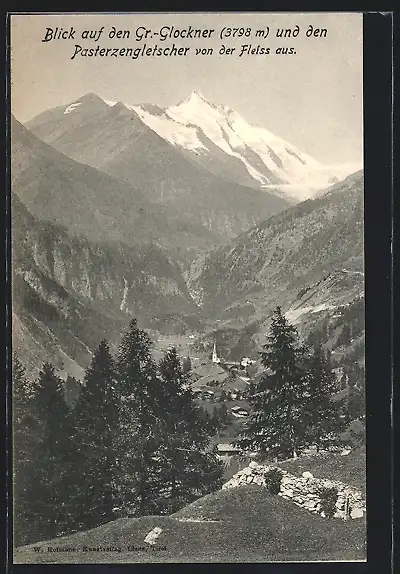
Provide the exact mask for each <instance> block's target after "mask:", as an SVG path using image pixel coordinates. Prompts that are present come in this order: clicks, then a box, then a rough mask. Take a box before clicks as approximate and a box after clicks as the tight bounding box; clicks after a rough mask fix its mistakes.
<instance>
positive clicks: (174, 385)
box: [157, 349, 222, 512]
mask: <svg viewBox="0 0 400 574" xmlns="http://www.w3.org/2000/svg"><path fill="white" fill-rule="evenodd" d="M159 371H160V376H161V381H162V391H163V396H164V399H163V403H164V405H165V410H164V416H163V423H162V424H163V428H164V440H163V442H162V444H160V446H159V449H158V458H159V463H160V464H159V476H158V481H159V482H158V483H159V486H160V488H159V499H158V501H157V505H158V510H159V511H160V510H161V511H163V512H167V511H168V512H171V511H173V510H176V509H177V508H179V507H181V506H182V505H183V504H184V503H186V502H190V501H192V500H194V499H196V498H198V497H199V496H202V495H203V494H206V493H208V492H211V491H212V490H215V488H218V486H220V485H221V476H222V474H221V473H222V466H221V465H220V463H219V461H218V460H217V458H216V457H215V456H214V455H213V454H212V453H209V452H208V453H207V452H206V448H207V446H208V443H209V434H210V432H212V429H211V428H209V425H208V423H207V421H206V420H204V418H203V416H202V414H201V410H200V409H199V407H197V406H196V404H195V401H194V398H193V395H192V392H191V390H190V387H189V385H188V384H187V376H186V375H185V374H184V373H183V370H182V368H181V365H180V360H179V357H178V354H177V352H176V349H170V350H169V351H167V353H166V354H165V357H164V358H163V359H162V360H161V361H160V365H159Z"/></svg>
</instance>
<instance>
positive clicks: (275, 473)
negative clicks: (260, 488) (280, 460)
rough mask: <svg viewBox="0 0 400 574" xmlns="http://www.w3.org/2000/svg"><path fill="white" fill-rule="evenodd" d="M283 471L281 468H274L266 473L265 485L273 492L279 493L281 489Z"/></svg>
mask: <svg viewBox="0 0 400 574" xmlns="http://www.w3.org/2000/svg"><path fill="white" fill-rule="evenodd" d="M282 478H283V472H282V471H281V470H279V468H272V469H271V470H269V471H268V472H267V473H266V474H265V486H266V487H267V488H268V491H269V492H270V493H271V494H278V492H279V491H280V489H281V482H282Z"/></svg>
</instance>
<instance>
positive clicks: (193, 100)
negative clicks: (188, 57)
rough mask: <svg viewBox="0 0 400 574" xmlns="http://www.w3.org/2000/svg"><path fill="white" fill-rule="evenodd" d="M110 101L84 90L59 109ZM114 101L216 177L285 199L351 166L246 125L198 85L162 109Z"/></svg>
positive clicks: (299, 196) (301, 195)
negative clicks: (329, 162) (316, 156)
mask: <svg viewBox="0 0 400 574" xmlns="http://www.w3.org/2000/svg"><path fill="white" fill-rule="evenodd" d="M81 103H83V104H84V105H82V106H81ZM116 103H117V102H116V101H109V100H103V99H101V98H99V97H98V96H96V95H95V94H86V95H85V96H82V98H80V99H79V100H77V101H75V102H74V103H73V104H70V105H69V106H68V107H67V108H65V111H64V114H70V113H71V112H75V110H78V109H81V110H83V108H84V107H85V106H86V105H90V106H96V107H101V106H104V107H105V108H110V107H114V106H115V105H116ZM119 105H120V106H124V107H125V108H127V109H128V110H129V111H131V112H134V113H136V114H137V116H138V117H139V118H140V120H141V121H142V122H143V123H144V124H146V125H147V127H148V128H150V129H151V130H152V131H154V132H155V133H157V134H158V135H159V136H160V137H161V138H163V139H164V140H166V141H167V142H168V143H170V144H171V145H173V146H174V147H177V148H180V150H181V151H182V152H183V153H185V154H189V156H190V157H191V158H192V159H193V161H195V162H197V163H200V164H201V165H202V166H203V167H205V168H206V169H209V170H211V171H212V172H213V173H215V174H217V175H218V176H222V177H223V178H224V179H227V180H232V181H236V182H238V183H241V184H244V185H247V186H249V187H256V188H261V189H263V188H265V189H268V190H271V189H273V190H274V193H276V194H278V195H281V196H283V197H285V198H289V199H290V200H291V201H299V200H300V201H301V200H304V199H307V198H309V197H313V196H314V195H315V194H316V193H318V191H320V190H322V189H324V188H327V187H328V186H329V185H331V184H332V183H334V182H335V181H338V180H342V179H343V178H344V177H346V176H347V175H349V174H350V173H352V165H339V166H324V165H322V164H320V163H319V162H318V161H317V160H315V159H314V158H313V157H311V156H309V155H308V154H305V153H303V152H302V151H300V150H299V149H297V148H296V147H295V146H293V145H292V144H290V143H289V142H287V141H285V140H283V139H282V138H281V137H279V136H277V135H275V134H273V133H272V132H270V131H268V130H267V129H266V128H264V127H260V126H256V125H252V124H250V123H249V122H247V121H246V119H245V118H244V117H243V116H242V115H241V114H240V113H239V112H238V111H236V110H234V109H232V108H231V107H229V106H228V105H227V104H224V103H214V102H212V101H210V100H209V99H207V98H206V97H205V96H204V94H202V93H201V92H200V91H199V90H193V91H192V92H191V93H190V94H189V95H188V96H187V97H186V98H185V99H184V100H182V101H181V102H180V103H178V104H174V105H170V106H169V107H167V108H165V109H163V108H160V107H159V106H156V105H154V104H148V103H146V104H144V103H143V104H130V103H122V102H120V103H119ZM360 167H361V166H356V168H355V169H354V171H356V170H357V169H359V168H360Z"/></svg>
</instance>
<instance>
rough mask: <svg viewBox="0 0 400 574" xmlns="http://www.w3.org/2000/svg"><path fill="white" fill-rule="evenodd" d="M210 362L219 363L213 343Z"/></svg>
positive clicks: (215, 345)
mask: <svg viewBox="0 0 400 574" xmlns="http://www.w3.org/2000/svg"><path fill="white" fill-rule="evenodd" d="M212 362H213V363H220V359H219V357H218V355H217V344H216V342H215V341H214V348H213V354H212Z"/></svg>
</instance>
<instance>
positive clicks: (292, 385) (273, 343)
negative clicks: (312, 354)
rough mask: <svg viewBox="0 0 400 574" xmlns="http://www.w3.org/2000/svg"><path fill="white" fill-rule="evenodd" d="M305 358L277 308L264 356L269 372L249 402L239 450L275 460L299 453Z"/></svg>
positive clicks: (302, 438) (301, 434)
mask: <svg viewBox="0 0 400 574" xmlns="http://www.w3.org/2000/svg"><path fill="white" fill-rule="evenodd" d="M304 356H305V350H304V348H302V347H301V346H300V345H299V342H298V334H297V331H296V329H295V328H294V327H293V326H292V325H290V324H289V322H288V320H287V319H286V317H285V315H284V314H283V313H282V311H281V308H280V307H277V309H276V310H275V312H274V314H273V317H272V323H271V329H270V334H269V336H268V339H267V343H266V344H265V345H264V347H263V351H262V353H261V358H262V363H263V365H264V367H265V369H266V370H265V373H264V376H263V377H262V378H261V380H260V381H259V383H258V384H257V385H256V388H255V393H254V394H253V395H252V397H250V399H249V402H250V404H251V406H252V413H251V416H250V420H249V421H248V422H247V423H246V424H245V425H244V429H243V432H242V433H241V438H239V440H238V441H237V443H238V444H239V446H241V447H242V448H253V449H258V450H260V451H261V452H262V453H263V454H266V453H267V452H268V454H269V455H270V456H273V457H288V458H289V457H293V456H295V455H296V454H298V453H299V451H300V450H301V448H302V447H303V446H304V442H305V432H304V423H305V413H304V408H303V405H304V398H305V394H306V390H307V389H306V385H307V381H306V377H305V372H304Z"/></svg>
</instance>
